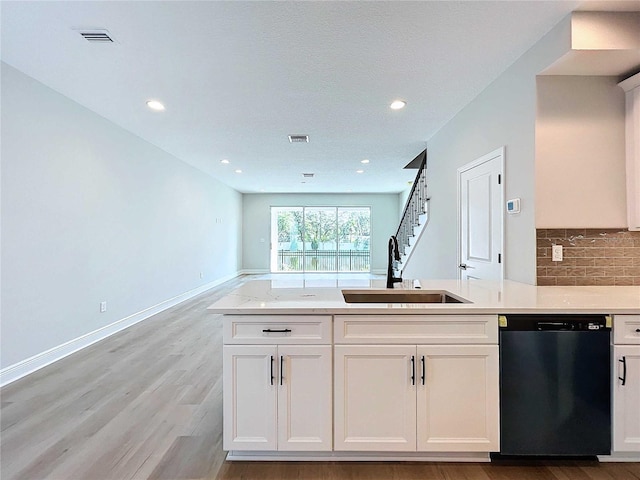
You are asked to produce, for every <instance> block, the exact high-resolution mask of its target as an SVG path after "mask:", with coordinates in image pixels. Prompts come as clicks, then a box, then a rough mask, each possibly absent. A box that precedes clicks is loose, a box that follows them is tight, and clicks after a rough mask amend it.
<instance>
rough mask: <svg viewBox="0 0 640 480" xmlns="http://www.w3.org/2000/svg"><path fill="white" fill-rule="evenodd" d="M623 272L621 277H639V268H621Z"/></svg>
mask: <svg viewBox="0 0 640 480" xmlns="http://www.w3.org/2000/svg"><path fill="white" fill-rule="evenodd" d="M621 268H622V269H623V271H624V273H623V275H625V276H627V277H640V267H621Z"/></svg>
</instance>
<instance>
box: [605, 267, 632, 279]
mask: <svg viewBox="0 0 640 480" xmlns="http://www.w3.org/2000/svg"><path fill="white" fill-rule="evenodd" d="M625 268H634V267H608V268H606V269H605V271H604V276H605V277H624V276H626V274H625V273H624V269H625Z"/></svg>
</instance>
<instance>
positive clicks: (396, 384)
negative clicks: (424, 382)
mask: <svg viewBox="0 0 640 480" xmlns="http://www.w3.org/2000/svg"><path fill="white" fill-rule="evenodd" d="M334 348H335V384H334V388H335V390H334V395H335V402H334V408H335V430H334V432H335V438H334V449H335V450H340V451H358V450H359V451H376V450H377V451H415V449H416V392H415V385H413V382H412V380H411V377H412V375H414V374H415V371H414V369H413V368H412V361H411V360H412V358H413V360H414V362H415V355H416V349H415V346H407V345H398V346H395V345H379V346H369V345H362V346H360V345H358V346H355V345H336V346H335V347H334Z"/></svg>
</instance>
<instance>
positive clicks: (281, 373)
mask: <svg viewBox="0 0 640 480" xmlns="http://www.w3.org/2000/svg"><path fill="white" fill-rule="evenodd" d="M282 380H284V355H280V385H282Z"/></svg>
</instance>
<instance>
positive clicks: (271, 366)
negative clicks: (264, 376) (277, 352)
mask: <svg viewBox="0 0 640 480" xmlns="http://www.w3.org/2000/svg"><path fill="white" fill-rule="evenodd" d="M271 385H273V355H271Z"/></svg>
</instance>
